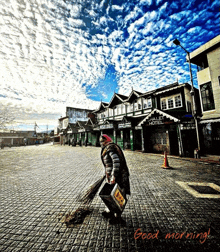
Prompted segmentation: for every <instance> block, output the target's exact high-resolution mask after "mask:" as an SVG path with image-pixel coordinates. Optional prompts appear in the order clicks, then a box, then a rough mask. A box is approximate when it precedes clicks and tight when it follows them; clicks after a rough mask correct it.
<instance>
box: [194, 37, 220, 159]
mask: <svg viewBox="0 0 220 252" xmlns="http://www.w3.org/2000/svg"><path fill="white" fill-rule="evenodd" d="M190 59H191V63H193V64H195V65H197V69H198V72H197V80H198V85H199V93H200V100H201V107H202V118H201V121H200V126H201V128H202V133H203V134H202V149H203V151H204V152H205V154H216V155H220V148H219V146H220V35H219V36H217V37H215V38H213V39H212V40H210V41H209V42H207V43H206V44H204V45H202V46H200V47H199V48H197V49H196V50H195V51H193V52H191V53H190Z"/></svg>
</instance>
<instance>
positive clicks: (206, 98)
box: [199, 81, 215, 112]
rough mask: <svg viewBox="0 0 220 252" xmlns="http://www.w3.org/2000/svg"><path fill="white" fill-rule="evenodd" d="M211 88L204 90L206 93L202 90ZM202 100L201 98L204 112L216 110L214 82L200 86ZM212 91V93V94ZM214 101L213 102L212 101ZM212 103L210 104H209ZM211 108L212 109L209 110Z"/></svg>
mask: <svg viewBox="0 0 220 252" xmlns="http://www.w3.org/2000/svg"><path fill="white" fill-rule="evenodd" d="M205 86H207V87H209V88H210V89H209V90H208V89H204V91H203V90H202V89H203V87H205ZM199 88H200V98H201V105H202V111H203V112H208V111H211V110H215V100H214V95H213V89H212V82H211V81H209V82H206V83H203V84H202V85H200V87H199ZM210 91H211V93H210ZM210 100H212V101H210ZM204 101H206V103H204ZM208 101H210V102H208ZM209 106H210V108H208V107H209Z"/></svg>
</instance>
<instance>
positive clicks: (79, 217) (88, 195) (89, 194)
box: [62, 176, 105, 227]
mask: <svg viewBox="0 0 220 252" xmlns="http://www.w3.org/2000/svg"><path fill="white" fill-rule="evenodd" d="M104 179H105V176H103V177H102V178H100V179H99V180H97V181H96V182H95V183H94V184H93V185H91V186H90V187H89V189H87V190H86V191H85V192H84V194H83V195H82V196H81V197H80V199H79V201H80V202H82V205H83V206H82V207H79V208H78V209H77V210H76V211H74V212H73V213H69V214H66V215H65V218H64V220H63V221H62V222H64V223H65V224H66V226H67V227H72V225H73V224H80V223H83V221H84V219H85V217H86V215H88V214H90V212H91V211H90V210H89V205H90V203H91V202H92V200H93V199H94V197H95V195H96V194H97V192H98V190H99V188H100V186H101V185H102V182H103V181H104Z"/></svg>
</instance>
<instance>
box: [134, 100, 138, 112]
mask: <svg viewBox="0 0 220 252" xmlns="http://www.w3.org/2000/svg"><path fill="white" fill-rule="evenodd" d="M137 109H138V104H137V101H134V110H137Z"/></svg>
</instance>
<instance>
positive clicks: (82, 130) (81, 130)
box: [78, 129, 86, 132]
mask: <svg viewBox="0 0 220 252" xmlns="http://www.w3.org/2000/svg"><path fill="white" fill-rule="evenodd" d="M85 131H86V130H85V129H79V130H78V132H85Z"/></svg>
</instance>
